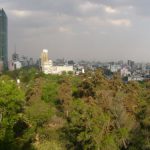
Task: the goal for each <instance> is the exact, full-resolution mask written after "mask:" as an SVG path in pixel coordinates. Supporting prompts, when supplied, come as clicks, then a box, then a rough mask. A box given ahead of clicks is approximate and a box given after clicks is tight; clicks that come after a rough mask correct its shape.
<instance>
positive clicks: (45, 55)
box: [41, 49, 48, 65]
mask: <svg viewBox="0 0 150 150" xmlns="http://www.w3.org/2000/svg"><path fill="white" fill-rule="evenodd" d="M45 62H48V50H47V49H43V51H42V54H41V64H42V65H43V64H44V63H45Z"/></svg>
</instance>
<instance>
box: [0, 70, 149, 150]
mask: <svg viewBox="0 0 150 150" xmlns="http://www.w3.org/2000/svg"><path fill="white" fill-rule="evenodd" d="M104 73H105V72H103V71H102V70H96V71H88V72H87V73H85V74H82V75H79V76H75V75H73V74H72V73H69V74H66V73H64V74H62V75H44V74H42V73H40V72H39V71H38V70H37V69H35V68H30V69H21V70H16V71H14V72H6V73H5V75H2V76H1V77H0V149H2V150H7V149H8V150H26V149H28V150H49V149H53V150H65V149H68V150H71V149H72V150H141V149H142V150H148V149H150V117H149V116H150V82H149V81H144V82H128V83H124V82H123V81H122V79H121V77H120V76H119V75H118V74H114V75H112V78H111V79H108V78H106V76H105V75H104ZM17 78H19V79H20V81H21V83H20V84H17V83H16V79H17Z"/></svg>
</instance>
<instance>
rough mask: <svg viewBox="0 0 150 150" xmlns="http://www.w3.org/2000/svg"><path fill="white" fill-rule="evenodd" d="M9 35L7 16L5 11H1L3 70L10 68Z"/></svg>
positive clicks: (0, 44)
mask: <svg viewBox="0 0 150 150" xmlns="http://www.w3.org/2000/svg"><path fill="white" fill-rule="evenodd" d="M7 49H8V34H7V16H6V13H5V11H4V10H3V9H1V10H0V61H1V62H2V63H3V69H4V70H6V69H7V68H8V50H7Z"/></svg>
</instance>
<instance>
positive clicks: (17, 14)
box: [0, 0, 150, 62]
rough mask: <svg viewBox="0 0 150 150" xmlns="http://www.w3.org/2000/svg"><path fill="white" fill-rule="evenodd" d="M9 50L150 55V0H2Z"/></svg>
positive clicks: (73, 55)
mask: <svg viewBox="0 0 150 150" xmlns="http://www.w3.org/2000/svg"><path fill="white" fill-rule="evenodd" d="M0 6H1V8H4V10H5V11H6V13H7V17H8V34H9V37H8V40H9V41H8V42H9V47H8V51H9V55H10V56H11V54H12V53H13V52H14V51H15V49H16V51H17V52H18V53H20V54H22V55H26V56H31V57H33V58H38V57H39V55H40V53H41V50H42V49H43V48H46V49H48V50H49V57H51V58H52V59H55V58H69V59H77V60H79V59H85V60H100V61H108V60H127V59H132V60H135V61H141V62H142V61H144V62H146V61H149V58H150V42H149V39H150V29H149V26H150V9H149V6H150V1H149V0H11V1H10V0H0Z"/></svg>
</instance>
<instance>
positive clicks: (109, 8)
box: [104, 6, 118, 14]
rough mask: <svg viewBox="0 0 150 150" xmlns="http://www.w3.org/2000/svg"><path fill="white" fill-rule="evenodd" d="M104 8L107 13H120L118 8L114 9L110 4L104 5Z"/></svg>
mask: <svg viewBox="0 0 150 150" xmlns="http://www.w3.org/2000/svg"><path fill="white" fill-rule="evenodd" d="M104 10H105V12H106V13H109V14H114V13H118V10H117V9H114V8H112V7H110V6H104Z"/></svg>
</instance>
